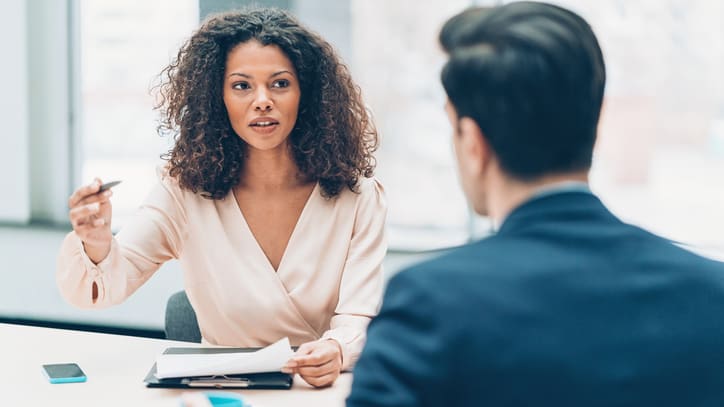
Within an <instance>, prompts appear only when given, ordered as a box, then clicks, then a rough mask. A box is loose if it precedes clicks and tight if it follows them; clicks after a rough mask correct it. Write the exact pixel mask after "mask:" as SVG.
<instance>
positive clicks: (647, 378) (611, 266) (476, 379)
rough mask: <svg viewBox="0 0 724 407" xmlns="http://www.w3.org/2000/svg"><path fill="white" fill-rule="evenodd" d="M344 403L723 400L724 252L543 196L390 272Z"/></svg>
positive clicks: (587, 204)
mask: <svg viewBox="0 0 724 407" xmlns="http://www.w3.org/2000/svg"><path fill="white" fill-rule="evenodd" d="M347 405H348V406H350V407H357V406H436V407H439V406H556V407H560V406H580V407H583V406H637V407H640V406H679V407H680V406H686V407H692V406H723V405H724V265H723V264H722V263H719V262H716V261H713V260H709V259H705V258H703V257H700V256H698V255H695V254H693V253H691V252H689V251H687V250H684V249H682V248H680V247H677V246H675V245H673V244H672V243H670V242H669V241H667V240H665V239H663V238H660V237H658V236H655V235H653V234H651V233H649V232H647V231H644V230H642V229H640V228H638V227H635V226H632V225H629V224H626V223H623V222H622V221H620V220H619V219H618V218H616V217H615V216H614V215H613V214H611V213H610V212H609V211H608V210H607V209H606V208H605V207H604V205H603V204H602V203H601V202H600V201H599V200H598V198H596V197H595V196H594V195H592V194H590V193H587V192H561V193H556V194H552V195H548V196H544V197H540V198H535V199H533V200H531V201H528V202H526V203H524V204H523V205H521V206H520V207H518V208H517V209H515V210H514V211H513V212H512V213H511V214H510V216H509V217H508V218H507V219H506V221H505V222H504V224H503V225H502V227H501V229H500V231H499V232H498V233H497V234H496V235H494V236H492V237H489V238H486V239H483V240H481V241H478V242H476V243H473V244H470V245H466V246H464V247H461V248H459V249H455V250H453V251H452V252H450V253H449V254H446V255H444V256H442V257H439V258H437V259H435V260H432V261H427V262H425V263H422V264H419V265H417V266H414V267H411V268H409V269H407V270H405V271H402V272H400V273H398V274H397V275H396V276H394V277H393V278H392V279H391V280H390V283H389V285H388V287H387V291H386V293H385V297H384V302H383V306H382V310H381V311H380V314H379V316H378V317H377V318H375V319H374V320H373V321H372V323H371V324H370V326H369V331H368V339H367V345H366V347H365V349H364V351H363V352H362V355H361V357H360V360H359V361H358V363H357V366H356V368H355V371H354V380H353V385H352V393H351V395H350V397H349V399H348V400H347Z"/></svg>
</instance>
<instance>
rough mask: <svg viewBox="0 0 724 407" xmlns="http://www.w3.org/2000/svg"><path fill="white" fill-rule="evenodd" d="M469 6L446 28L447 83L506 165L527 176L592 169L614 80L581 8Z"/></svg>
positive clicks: (525, 4) (454, 100) (442, 39)
mask: <svg viewBox="0 0 724 407" xmlns="http://www.w3.org/2000/svg"><path fill="white" fill-rule="evenodd" d="M475 10H476V9H468V10H466V11H464V12H463V13H461V14H458V15H457V16H455V17H453V18H451V19H450V20H448V22H447V23H446V24H445V26H444V27H443V29H442V31H441V33H440V43H441V44H442V46H443V48H444V49H445V50H446V51H447V52H448V54H449V57H450V59H449V61H448V62H447V64H446V65H445V66H444V68H443V70H442V75H441V77H442V83H443V86H444V88H445V91H446V92H447V95H448V99H449V100H450V102H451V103H452V105H453V106H454V107H455V109H456V111H457V114H458V117H470V118H472V119H473V120H474V121H475V122H476V123H477V124H478V126H480V128H481V130H482V131H483V133H484V134H485V137H486V139H487V140H488V142H489V143H490V146H491V148H492V150H493V152H494V153H495V154H496V156H497V158H498V160H499V162H500V165H501V167H502V169H503V171H505V172H506V173H507V174H508V175H510V176H512V177H514V178H517V179H521V180H534V179H537V178H540V177H541V176H544V175H548V174H555V173H566V172H573V171H579V170H586V169H589V168H590V166H591V159H592V156H593V146H594V144H595V140H596V130H597V127H598V119H599V115H600V111H601V103H602V101H603V90H604V86H605V82H606V74H605V67H604V62H603V55H602V54H601V49H600V47H599V45H598V41H597V40H596V36H595V35H594V33H593V30H592V29H591V27H590V26H589V25H588V23H586V21H585V20H584V19H583V18H581V17H580V16H579V15H577V14H575V13H573V12H571V11H568V10H566V9H563V8H560V7H557V6H553V5H550V4H544V3H537V2H518V3H510V4H507V5H504V6H500V7H495V8H492V9H487V10H485V12H482V11H475Z"/></svg>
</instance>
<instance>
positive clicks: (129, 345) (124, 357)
mask: <svg viewBox="0 0 724 407" xmlns="http://www.w3.org/2000/svg"><path fill="white" fill-rule="evenodd" d="M169 346H187V347H188V346H190V345H189V344H188V343H185V342H173V341H166V340H160V339H148V338H137V337H130V336H121V335H107V334H98V333H89V332H79V331H68V330H60V329H50V328H38V327H29V326H20V325H10V324H0V406H34V407H35V406H37V407H45V406H79V407H80V406H128V407H140V406H155V407H179V405H180V401H179V395H180V394H181V393H182V392H183V391H189V390H177V389H149V388H146V387H145V384H144V383H143V378H144V377H146V373H148V370H149V369H150V367H151V365H153V363H154V361H155V360H156V357H157V356H158V355H160V354H161V353H162V352H163V350H164V349H165V348H167V347H169ZM69 362H74V363H77V364H78V365H79V366H80V367H81V369H83V371H84V372H85V374H86V376H87V377H88V381H87V382H85V383H68V384H50V383H49V382H48V380H47V379H46V378H45V376H43V373H42V371H41V366H42V365H44V364H49V363H69ZM351 383H352V374H351V373H344V374H342V375H341V376H340V377H339V378H338V379H337V381H336V383H335V384H334V386H332V387H329V388H325V389H315V388H313V387H311V386H309V385H307V384H306V383H305V382H304V381H303V380H302V379H301V378H299V377H295V379H294V387H293V388H292V389H291V390H235V391H234V392H236V393H239V394H241V395H242V396H243V397H244V399H245V400H246V402H248V403H251V404H252V405H253V406H254V407H273V406H299V407H303V406H330V407H333V406H343V405H344V400H345V398H346V397H347V395H348V394H349V391H350V386H351ZM192 391H205V390H192ZM224 392H227V390H224Z"/></svg>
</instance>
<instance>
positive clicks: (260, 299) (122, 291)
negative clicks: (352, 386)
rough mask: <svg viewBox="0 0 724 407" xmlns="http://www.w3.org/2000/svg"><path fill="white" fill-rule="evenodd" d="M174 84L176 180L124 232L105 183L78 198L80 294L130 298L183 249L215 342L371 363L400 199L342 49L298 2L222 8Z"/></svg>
mask: <svg viewBox="0 0 724 407" xmlns="http://www.w3.org/2000/svg"><path fill="white" fill-rule="evenodd" d="M162 78H165V80H164V82H163V83H162V84H161V86H160V97H161V98H160V104H159V106H158V108H160V109H161V111H162V112H163V117H164V119H163V122H162V126H161V127H160V129H159V132H162V133H163V132H171V133H174V134H175V145H174V147H173V148H172V149H171V150H170V151H169V152H168V153H167V154H165V155H164V158H165V159H166V160H167V161H168V162H167V165H166V166H165V167H164V169H163V170H161V171H159V178H160V181H159V183H158V185H157V187H156V188H155V189H154V190H153V191H152V192H151V194H150V195H149V197H148V198H147V200H146V202H145V203H144V204H143V206H142V207H141V208H140V210H139V212H138V213H137V215H136V216H135V217H134V218H133V219H132V220H131V221H129V223H128V224H127V225H125V226H124V228H123V229H122V230H121V231H120V232H119V233H118V234H117V235H116V236H115V237H114V236H113V235H112V234H111V229H110V222H111V202H110V200H109V199H110V197H111V193H110V191H105V192H101V193H98V192H99V185H100V180H98V179H96V180H95V181H94V182H93V183H92V184H90V185H87V186H83V187H81V188H79V189H78V190H77V191H75V193H74V194H73V195H72V196H71V198H70V201H69V204H70V208H71V209H70V220H71V223H72V225H73V232H71V233H70V234H69V235H68V236H67V237H66V239H65V241H64V243H63V246H62V248H61V252H60V256H59V260H58V272H57V279H58V285H59V287H60V290H61V292H62V294H63V295H64V297H65V298H66V299H67V300H68V301H70V302H72V303H73V304H75V305H77V306H81V307H89V308H90V307H103V306H108V305H112V304H117V303H120V302H122V301H123V300H125V299H126V298H127V297H128V296H130V295H131V294H132V293H133V292H134V291H135V290H136V289H137V288H138V287H139V286H141V285H142V284H143V283H144V282H145V281H146V280H148V278H150V277H151V275H152V274H153V273H154V272H155V271H156V270H157V269H158V268H159V267H160V265H161V264H163V263H164V262H165V261H167V260H170V259H174V258H175V259H178V260H179V261H180V263H181V266H182V268H183V269H184V283H185V289H186V292H187V294H188V297H189V300H190V301H191V304H192V305H193V307H194V309H195V311H196V314H197V317H198V321H199V326H200V328H201V333H202V336H203V338H204V340H205V341H206V342H208V343H211V344H218V345H230V346H264V345H268V344H270V343H273V342H275V341H277V340H278V339H280V338H282V337H285V336H286V337H289V339H290V341H291V343H292V344H293V345H300V348H299V350H298V352H297V353H296V354H295V357H294V358H292V359H291V360H290V361H289V362H288V363H287V365H286V366H285V368H284V370H285V371H288V372H294V373H298V374H300V375H301V376H302V377H303V378H304V379H305V380H306V381H307V382H309V383H310V384H312V385H314V386H325V385H329V384H331V383H333V382H334V380H335V379H336V378H337V376H338V375H339V373H340V371H341V370H343V369H349V368H351V367H352V365H353V364H354V362H355V361H356V360H357V358H358V356H359V353H360V351H361V349H362V346H363V344H364V338H365V329H366V326H367V323H368V322H369V320H370V318H371V317H372V316H374V315H375V313H376V312H377V309H378V305H379V302H380V299H381V294H382V266H381V264H382V260H383V257H384V254H385V251H386V244H385V240H384V235H383V228H384V218H385V214H386V204H385V200H384V195H383V190H382V187H381V186H380V184H379V183H377V182H376V181H375V180H374V179H373V178H371V177H372V174H373V170H374V158H373V157H372V152H373V151H374V149H375V148H376V144H377V134H376V131H375V130H374V128H373V126H372V124H371V122H370V120H369V117H368V115H367V112H366V111H365V108H364V105H363V103H362V100H361V96H360V92H359V89H358V88H357V87H356V85H355V84H354V83H353V82H352V80H351V78H350V75H349V72H348V70H347V68H346V67H345V66H344V65H343V64H342V63H341V62H340V61H339V58H338V57H337V55H336V54H335V52H334V50H333V49H332V47H331V46H330V45H329V44H328V43H327V42H325V41H324V40H323V39H322V38H320V37H319V36H318V35H317V34H315V33H312V32H310V31H309V30H307V29H306V28H304V27H302V26H301V25H300V24H299V23H298V22H297V21H296V20H295V19H294V18H293V17H291V16H290V15H289V14H287V13H286V12H284V11H280V10H275V9H259V10H250V11H244V12H234V13H227V14H222V15H218V16H215V17H213V18H211V19H210V20H208V21H207V22H206V23H205V24H203V25H202V26H201V28H200V29H199V30H198V31H197V32H196V33H194V34H193V36H192V37H191V38H190V39H189V40H188V42H187V43H186V44H185V45H184V46H183V47H182V48H181V50H180V51H179V54H178V56H177V58H176V61H174V62H173V63H172V64H171V65H170V66H168V67H167V68H166V69H164V71H163V73H162Z"/></svg>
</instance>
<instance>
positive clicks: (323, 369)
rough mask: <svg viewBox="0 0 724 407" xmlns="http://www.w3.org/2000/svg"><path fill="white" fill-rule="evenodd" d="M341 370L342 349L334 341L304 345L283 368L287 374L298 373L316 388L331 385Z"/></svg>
mask: <svg viewBox="0 0 724 407" xmlns="http://www.w3.org/2000/svg"><path fill="white" fill-rule="evenodd" d="M341 370H342V357H341V348H340V347H339V345H337V343H336V342H334V341H333V340H321V341H315V342H308V343H305V344H302V345H301V346H300V347H299V349H298V350H297V353H296V354H295V355H294V356H293V357H292V358H291V359H290V360H289V361H288V362H287V364H286V365H285V366H284V368H282V371H283V372H286V373H298V374H299V375H300V376H301V377H302V379H304V380H305V381H306V382H307V383H309V384H311V385H312V386H315V387H322V386H329V385H331V384H332V383H334V381H335V380H336V379H337V377H338V376H339V374H340V371H341Z"/></svg>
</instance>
